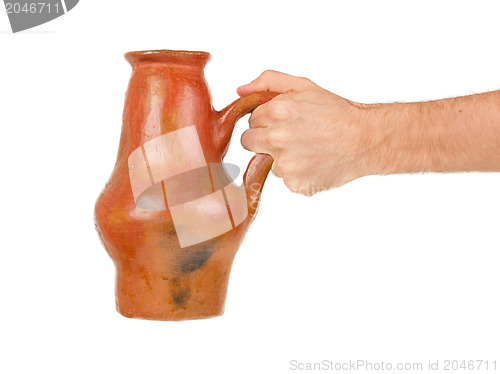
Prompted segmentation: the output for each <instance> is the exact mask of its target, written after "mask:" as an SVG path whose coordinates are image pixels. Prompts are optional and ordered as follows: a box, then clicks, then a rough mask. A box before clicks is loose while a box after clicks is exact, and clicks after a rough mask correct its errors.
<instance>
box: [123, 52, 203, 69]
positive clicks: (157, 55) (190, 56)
mask: <svg viewBox="0 0 500 374" xmlns="http://www.w3.org/2000/svg"><path fill="white" fill-rule="evenodd" d="M125 59H126V60H127V61H128V62H129V63H130V64H131V65H135V64H137V63H140V62H150V63H151V62H157V63H170V64H180V65H199V66H201V67H203V66H205V64H206V63H207V62H208V60H209V59H210V53H208V52H203V51H187V50H171V49H153V50H144V51H132V52H127V53H125Z"/></svg>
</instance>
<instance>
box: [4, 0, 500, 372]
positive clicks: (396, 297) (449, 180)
mask: <svg viewBox="0 0 500 374" xmlns="http://www.w3.org/2000/svg"><path fill="white" fill-rule="evenodd" d="M499 15H500V4H499V3H498V2H496V1H473V2H472V1H470V2H468V3H465V2H459V1H418V2H417V1H414V2H409V1H406V2H402V1H378V2H375V1H300V2H294V1H269V0H267V1H257V0H254V1H248V2H237V1H219V2H217V1H198V2H195V1H187V0H186V1H153V0H147V1H146V0H141V1H138V0H136V1H124V0H121V1H119V2H118V1H96V0H82V1H81V2H80V4H78V5H77V6H76V7H75V8H74V9H73V10H72V11H70V12H69V13H68V14H67V15H65V16H63V17H61V18H59V19H56V20H54V21H52V22H50V23H47V24H45V25H41V26H39V27H37V28H35V29H32V30H28V31H26V32H23V33H19V34H12V33H10V31H9V30H10V27H9V24H8V21H7V16H6V14H4V13H3V11H2V13H0V32H1V33H0V125H1V132H0V133H1V136H0V139H1V147H0V152H1V155H0V160H1V180H2V183H1V185H0V192H1V198H2V204H1V207H2V214H1V217H2V218H1V221H2V223H1V227H2V230H1V236H2V240H1V244H0V246H1V253H2V257H1V260H0V287H1V289H0V291H1V293H0V295H1V301H0V342H1V344H2V347H1V350H0V372H2V373H9V374H10V373H91V372H97V373H118V372H120V373H153V372H154V373H207V372H208V373H211V372H213V373H215V372H217V373H289V372H293V371H291V370H290V361H291V360H298V361H300V362H311V361H319V360H324V359H326V360H333V361H337V362H339V361H345V360H349V359H351V360H358V359H363V360H364V359H366V360H370V361H372V362H380V361H384V362H394V363H396V362H406V361H409V362H413V361H419V362H424V363H427V361H428V360H437V359H440V360H445V359H458V360H464V359H465V360H469V359H477V360H479V359H482V360H495V359H497V360H499V361H498V362H497V365H498V366H497V367H498V368H499V370H500V355H499V352H500V340H499V338H500V319H499V315H500V293H499V287H500V271H499V261H500V244H499V243H500V235H499V225H500V216H499V212H500V197H499V191H500V175H499V174H498V173H491V174H479V173H470V174H453V175H451V174H449V175H398V176H388V177H373V176H372V177H365V178H362V179H360V180H357V181H355V182H353V183H350V184H348V185H346V186H344V187H341V188H339V189H336V190H332V191H329V192H326V193H322V194H320V195H318V196H315V197H313V198H306V197H303V196H299V195H294V194H292V193H290V192H288V190H287V189H286V188H285V186H284V184H283V183H282V181H281V180H280V179H278V178H276V177H274V176H271V177H269V179H268V182H267V185H266V187H265V190H264V194H263V197H262V202H261V209H260V212H259V214H258V216H257V219H256V221H255V222H254V224H253V226H252V227H251V228H250V230H249V232H248V234H247V236H246V238H245V240H244V242H243V245H242V246H241V248H240V251H239V253H238V255H237V257H236V260H235V263H234V266H233V270H232V275H231V280H230V285H229V292H228V295H227V303H226V312H225V315H224V316H222V317H218V318H214V319H209V320H201V321H187V322H152V321H142V320H131V319H126V318H124V317H122V316H120V315H119V314H118V313H117V312H116V311H115V309H114V266H113V264H112V262H111V260H110V259H109V257H108V256H107V254H106V252H105V251H104V249H103V248H102V247H101V244H100V242H99V240H98V237H97V234H96V232H95V230H94V223H93V205H94V202H95V199H96V198H97V196H98V194H99V192H100V190H101V189H102V188H103V186H104V184H105V182H106V180H107V178H108V177H109V175H110V173H111V170H112V168H113V165H114V161H115V157H116V153H117V148H118V140H119V135H120V127H121V115H122V109H123V100H124V95H125V90H126V87H127V84H128V79H129V76H130V67H129V66H128V64H127V63H126V61H125V60H124V59H123V54H124V53H125V52H127V51H131V50H144V49H161V48H165V49H187V50H204V51H208V52H210V53H211V54H212V60H211V62H210V63H209V64H208V66H207V68H206V76H207V80H208V83H209V85H210V87H211V91H212V95H213V101H214V106H215V107H216V108H217V109H221V108H222V107H223V106H224V105H227V104H228V103H229V102H231V101H232V100H234V99H235V98H236V97H237V96H236V93H235V90H236V87H237V86H239V85H241V84H244V83H247V82H249V81H250V80H252V79H254V78H255V77H256V76H257V75H258V74H260V73H261V72H262V71H263V70H265V69H269V68H271V69H276V70H281V71H284V72H288V73H290V74H294V75H302V76H306V77H309V78H311V79H312V80H314V81H315V82H317V83H318V84H320V85H321V86H323V87H325V88H327V89H329V90H331V91H333V92H335V93H337V94H339V95H342V96H344V97H346V98H348V99H351V100H355V101H359V102H390V101H415V100H418V101H421V100H429V99H436V98H443V97H449V96H456V95H465V94H471V93H476V92H483V91H488V90H494V89H499V88H500V73H499V72H500V48H499V47H498V45H499V35H500V21H499ZM246 127H247V123H246V120H243V121H240V123H239V124H238V125H237V128H236V131H235V137H234V138H233V142H232V146H231V151H230V153H229V155H228V157H227V158H226V161H229V162H233V163H236V164H238V165H240V166H241V167H244V164H245V163H246V162H247V161H248V160H249V159H250V157H251V154H250V153H249V152H247V151H244V150H243V149H242V147H241V145H240V144H239V136H240V135H241V133H242V132H243V131H244V129H245V128H246ZM490 372H491V371H490Z"/></svg>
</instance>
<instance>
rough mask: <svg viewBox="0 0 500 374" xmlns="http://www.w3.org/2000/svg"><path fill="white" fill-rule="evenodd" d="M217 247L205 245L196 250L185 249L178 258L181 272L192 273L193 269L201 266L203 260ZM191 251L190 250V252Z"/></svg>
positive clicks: (203, 262)
mask: <svg viewBox="0 0 500 374" xmlns="http://www.w3.org/2000/svg"><path fill="white" fill-rule="evenodd" d="M216 248H217V247H215V246H209V245H205V246H204V247H203V248H201V249H198V250H194V251H193V250H192V249H191V250H189V251H186V253H185V256H183V257H182V258H181V260H180V264H179V265H180V270H181V272H183V273H185V274H186V273H187V274H189V273H192V272H193V271H195V270H198V269H199V268H201V267H202V266H203V265H204V264H205V262H207V261H208V259H209V258H210V257H211V256H212V254H213V253H214V252H215V250H216ZM191 251H192V252H191Z"/></svg>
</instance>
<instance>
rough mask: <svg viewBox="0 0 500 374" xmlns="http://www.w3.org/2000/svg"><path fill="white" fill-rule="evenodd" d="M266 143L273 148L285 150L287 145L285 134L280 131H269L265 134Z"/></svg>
mask: <svg viewBox="0 0 500 374" xmlns="http://www.w3.org/2000/svg"><path fill="white" fill-rule="evenodd" d="M267 143H268V144H269V145H270V146H271V147H273V148H277V149H282V148H285V147H286V146H287V144H288V136H287V133H286V132H285V131H283V130H280V129H272V130H269V132H268V134H267Z"/></svg>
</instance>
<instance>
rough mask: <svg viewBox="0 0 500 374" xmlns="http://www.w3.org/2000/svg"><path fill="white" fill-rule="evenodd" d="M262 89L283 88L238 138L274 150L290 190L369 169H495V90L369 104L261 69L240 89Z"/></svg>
mask: <svg viewBox="0 0 500 374" xmlns="http://www.w3.org/2000/svg"><path fill="white" fill-rule="evenodd" d="M265 90H270V91H277V92H280V93H282V95H279V96H277V97H276V98H275V99H273V100H271V101H270V102H268V103H266V104H264V105H262V106H260V107H258V108H257V109H256V110H255V111H254V112H253V114H252V116H251V117H250V120H249V124H250V129H249V130H247V131H246V132H245V133H244V134H243V136H242V139H241V142H242V144H243V146H244V147H245V148H246V149H248V150H251V151H253V152H256V153H267V154H270V155H271V156H273V158H274V164H273V172H274V174H276V175H277V176H279V177H282V178H283V180H284V182H285V184H286V185H287V187H288V188H289V189H290V190H292V191H294V192H298V193H302V194H304V195H313V194H314V193H316V192H318V191H322V190H327V189H330V188H333V187H338V186H341V185H343V184H345V183H347V182H349V181H352V180H354V179H356V178H359V177H362V176H365V175H374V174H394V173H414V172H426V171H431V172H453V171H500V91H495V92H488V93H483V94H477V95H471V96H464V97H457V98H450V99H444V100H436V101H429V102H422V103H394V104H375V105H369V104H368V105H367V104H360V103H356V102H352V101H349V100H346V99H344V98H342V97H340V96H337V95H335V94H333V93H331V92H329V91H327V90H325V89H323V88H321V87H319V86H317V85H316V84H314V83H313V82H311V81H310V80H308V79H306V78H300V77H294V76H290V75H287V74H283V73H279V72H275V71H267V72H264V73H263V74H261V76H260V77H259V78H257V79H256V80H254V81H253V82H251V83H250V84H248V85H245V86H242V87H240V88H239V89H238V93H239V94H240V95H247V94H249V93H251V92H255V91H265Z"/></svg>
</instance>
